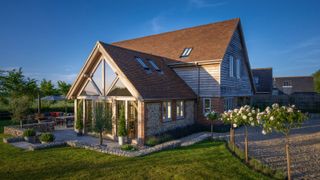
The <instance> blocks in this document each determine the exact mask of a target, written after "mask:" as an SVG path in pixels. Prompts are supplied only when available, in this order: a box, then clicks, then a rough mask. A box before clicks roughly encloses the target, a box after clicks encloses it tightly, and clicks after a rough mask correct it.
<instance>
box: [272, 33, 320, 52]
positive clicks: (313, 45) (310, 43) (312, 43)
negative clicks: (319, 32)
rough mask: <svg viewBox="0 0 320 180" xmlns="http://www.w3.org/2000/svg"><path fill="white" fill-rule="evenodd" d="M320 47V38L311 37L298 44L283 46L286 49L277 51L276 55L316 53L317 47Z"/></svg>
mask: <svg viewBox="0 0 320 180" xmlns="http://www.w3.org/2000/svg"><path fill="white" fill-rule="evenodd" d="M319 45H320V37H318V36H317V37H312V38H309V39H306V40H303V41H300V42H297V43H295V44H293V45H291V46H285V47H287V48H286V49H283V50H280V51H278V54H288V53H296V52H299V51H302V50H303V51H305V50H307V51H305V52H306V53H308V52H311V51H313V52H317V51H318V49H319V48H318V47H319Z"/></svg>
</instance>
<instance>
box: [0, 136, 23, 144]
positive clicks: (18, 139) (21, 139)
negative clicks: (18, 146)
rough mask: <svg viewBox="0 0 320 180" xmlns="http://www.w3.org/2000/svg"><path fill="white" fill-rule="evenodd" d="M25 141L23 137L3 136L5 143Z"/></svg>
mask: <svg viewBox="0 0 320 180" xmlns="http://www.w3.org/2000/svg"><path fill="white" fill-rule="evenodd" d="M21 141H24V138H23V137H10V138H3V142H4V143H15V142H21Z"/></svg>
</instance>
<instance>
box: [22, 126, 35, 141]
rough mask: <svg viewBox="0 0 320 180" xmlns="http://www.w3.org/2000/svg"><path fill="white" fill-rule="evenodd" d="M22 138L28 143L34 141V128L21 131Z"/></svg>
mask: <svg viewBox="0 0 320 180" xmlns="http://www.w3.org/2000/svg"><path fill="white" fill-rule="evenodd" d="M23 137H24V140H25V141H27V142H29V143H35V142H36V131H35V130H34V129H27V130H25V131H24V132H23Z"/></svg>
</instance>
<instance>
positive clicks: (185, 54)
mask: <svg viewBox="0 0 320 180" xmlns="http://www.w3.org/2000/svg"><path fill="white" fill-rule="evenodd" d="M191 51H192V48H185V49H184V50H183V52H182V54H181V56H180V57H188V56H189V55H190V53H191Z"/></svg>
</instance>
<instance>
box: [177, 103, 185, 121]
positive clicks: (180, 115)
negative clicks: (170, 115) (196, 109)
mask: <svg viewBox="0 0 320 180" xmlns="http://www.w3.org/2000/svg"><path fill="white" fill-rule="evenodd" d="M180 103H181V104H180ZM178 108H179V110H180V111H178ZM184 115H185V102H184V100H177V101H176V118H177V119H183V118H184Z"/></svg>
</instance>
